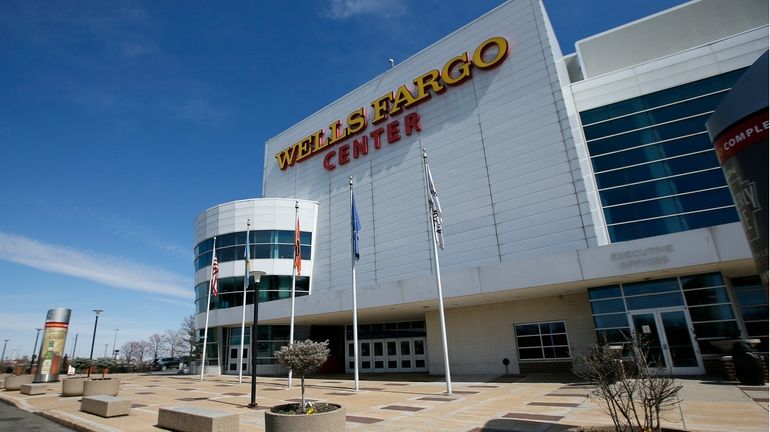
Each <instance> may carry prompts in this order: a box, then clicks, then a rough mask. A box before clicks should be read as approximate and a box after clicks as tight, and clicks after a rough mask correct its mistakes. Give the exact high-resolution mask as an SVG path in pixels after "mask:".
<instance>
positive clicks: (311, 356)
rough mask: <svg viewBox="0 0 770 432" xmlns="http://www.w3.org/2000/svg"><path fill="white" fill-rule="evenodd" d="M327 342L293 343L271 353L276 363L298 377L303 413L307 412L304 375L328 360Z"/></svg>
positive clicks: (306, 341)
mask: <svg viewBox="0 0 770 432" xmlns="http://www.w3.org/2000/svg"><path fill="white" fill-rule="evenodd" d="M329 353H330V351H329V341H328V340H326V341H324V342H313V341H311V340H309V339H308V340H305V341H302V342H294V344H292V345H288V346H287V345H284V346H282V347H281V349H280V350H279V351H276V352H274V353H273V356H274V357H275V359H276V361H278V363H279V364H280V365H281V366H283V367H285V368H286V369H289V370H290V371H292V373H294V374H296V375H299V378H300V387H301V388H302V405H301V406H300V407H301V409H302V411H303V412H307V406H306V404H305V375H307V374H309V373H310V372H313V371H314V370H316V369H318V368H319V367H320V366H321V365H322V364H324V362H325V361H326V359H328V358H329Z"/></svg>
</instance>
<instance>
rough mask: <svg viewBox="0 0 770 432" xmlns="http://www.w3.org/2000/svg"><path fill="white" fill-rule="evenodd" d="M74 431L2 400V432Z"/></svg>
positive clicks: (0, 431) (0, 414)
mask: <svg viewBox="0 0 770 432" xmlns="http://www.w3.org/2000/svg"><path fill="white" fill-rule="evenodd" d="M27 431H40V432H72V431H74V429H69V428H66V427H64V426H60V425H58V424H56V423H54V422H52V421H50V420H46V419H44V418H43V417H40V416H37V415H35V414H31V413H28V412H26V411H22V410H20V409H18V408H16V407H14V406H11V405H8V404H5V403H2V402H0V432H27Z"/></svg>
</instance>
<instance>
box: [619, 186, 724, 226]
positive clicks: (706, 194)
mask: <svg viewBox="0 0 770 432" xmlns="http://www.w3.org/2000/svg"><path fill="white" fill-rule="evenodd" d="M731 205H733V197H732V195H731V194H730V190H729V189H727V187H724V188H722V189H718V190H709V191H703V192H696V193H689V194H686V195H679V196H674V197H669V198H661V199H657V200H652V201H642V202H638V203H633V204H626V205H620V206H614V207H605V208H604V217H605V220H606V221H607V223H608V224H616V223H621V222H629V221H633V220H638V219H647V218H654V217H658V216H668V215H674V214H679V213H687V212H693V211H698V210H706V209H711V208H715V207H725V206H731Z"/></svg>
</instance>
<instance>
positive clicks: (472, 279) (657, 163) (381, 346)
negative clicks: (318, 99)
mask: <svg viewBox="0 0 770 432" xmlns="http://www.w3.org/2000/svg"><path fill="white" fill-rule="evenodd" d="M767 17H768V5H767V2H766V1H762V0H746V1H742V2H740V4H739V5H736V4H733V3H729V2H724V1H720V0H696V1H691V2H689V3H686V4H683V5H681V6H679V7H675V8H672V9H669V10H666V11H663V12H661V13H658V14H655V15H652V16H649V17H646V18H644V19H641V20H638V21H634V22H631V23H628V24H625V25H623V26H620V27H618V28H615V29H612V30H609V31H607V32H604V33H601V34H598V35H595V36H592V37H590V38H587V39H584V40H581V41H579V42H577V44H576V46H575V49H576V52H575V54H571V55H568V56H563V55H562V53H561V50H560V48H559V46H558V43H557V42H556V37H555V35H554V33H553V30H552V29H551V25H550V23H549V21H548V18H547V11H546V10H545V8H544V7H543V5H542V4H541V2H540V1H538V0H512V1H509V2H506V3H504V4H502V5H501V6H499V7H497V8H496V9H494V10H492V11H490V12H489V13H487V14H486V15H484V16H482V17H480V18H478V19H477V20H475V21H473V22H471V23H469V24H467V25H466V26H464V27H462V28H461V29H459V30H457V31H456V32H454V33H452V34H450V35H448V36H446V37H445V38H443V39H441V40H440V41H438V42H436V43H435V44H433V45H431V46H429V47H427V48H425V49H424V50H423V51H421V52H419V53H417V54H415V55H414V56H413V57H411V58H409V59H407V60H406V61H404V62H402V63H400V64H398V65H396V66H395V67H394V68H392V69H390V70H388V71H386V72H384V73H383V74H382V75H380V76H377V77H375V78H374V79H372V80H371V81H369V82H368V83H366V84H364V85H362V86H361V87H359V88H358V89H356V90H354V91H352V92H350V93H349V94H347V95H344V96H342V97H341V98H340V99H338V100H337V101H335V102H334V103H332V104H330V105H329V106H327V107H325V108H323V109H321V110H319V111H318V112H316V113H314V114H313V115H311V116H310V117H308V118H306V119H305V120H302V121H301V122H299V123H297V124H296V125H294V126H292V127H291V128H289V129H288V130H286V131H284V132H283V133H281V134H279V135H278V136H276V137H274V138H272V139H271V140H269V141H268V142H267V143H266V144H265V146H264V151H265V167H264V177H263V179H264V183H263V196H264V197H266V198H260V199H250V200H244V201H237V202H233V203H226V204H222V205H219V206H216V207H214V208H212V209H209V210H207V211H205V212H204V213H203V214H202V215H201V216H200V217H199V218H198V220H197V221H196V227H195V242H196V249H195V250H196V267H195V268H196V277H195V282H196V294H197V295H196V299H197V300H196V304H197V311H198V313H199V314H198V316H197V324H198V326H199V327H201V328H202V327H203V326H204V325H203V323H204V315H205V313H203V312H205V310H206V304H205V301H206V298H207V297H206V290H207V287H208V283H209V279H210V260H211V249H212V239H213V237H214V236H217V238H218V239H219V240H218V241H217V256H218V257H219V261H220V277H221V278H224V279H220V284H222V286H223V288H221V289H220V291H222V292H223V294H221V295H220V296H218V297H217V298H215V299H213V300H212V303H211V310H212V313H211V316H210V323H209V327H210V332H209V335H210V336H209V339H210V340H209V342H210V343H209V347H208V350H209V351H208V353H209V354H208V357H209V358H210V359H213V361H212V363H211V364H212V365H215V366H218V367H219V369H220V370H221V371H222V372H223V373H232V372H233V371H235V370H236V369H237V353H238V345H239V343H240V323H241V316H242V312H243V311H242V308H243V302H242V300H239V298H242V297H239V296H238V295H237V294H231V296H232V298H230V297H228V295H229V294H226V293H230V292H231V291H232V292H237V291H238V290H242V289H243V288H242V287H243V274H244V263H243V259H242V257H243V250H244V245H245V239H246V236H245V231H246V221H247V219H249V220H250V221H251V223H252V226H251V229H252V230H257V231H258V232H259V234H253V233H252V239H253V240H251V244H252V248H253V249H252V257H256V258H257V259H256V260H255V261H254V267H255V268H257V269H259V270H263V271H265V272H266V273H267V275H268V276H265V277H263V279H262V280H263V282H261V284H260V285H261V288H260V289H261V290H264V292H262V293H261V294H260V308H259V323H260V327H259V328H260V330H259V337H258V350H257V353H256V355H257V357H258V363H259V364H260V365H264V366H260V368H259V369H258V372H259V373H260V374H263V373H265V374H267V373H278V372H280V370H279V369H278V367H277V366H276V365H274V364H273V362H272V359H271V355H272V352H273V350H275V349H276V347H277V346H280V345H281V344H284V343H286V340H287V338H288V336H287V335H288V324H289V317H290V303H291V302H290V298H288V297H289V296H290V295H287V283H288V284H290V279H291V263H292V261H291V258H292V256H293V255H292V254H293V249H292V248H293V243H292V242H293V234H294V231H293V229H294V223H295V221H294V206H295V201H296V202H298V203H299V207H300V211H299V212H300V213H299V214H300V220H301V226H302V228H301V231H302V236H303V239H302V244H303V252H302V257H303V264H302V266H303V267H302V274H301V278H300V279H299V282H298V287H300V286H301V288H298V293H299V294H298V296H297V297H296V320H297V321H296V323H297V327H296V338H298V339H299V338H305V337H310V338H313V339H319V340H324V339H329V340H330V343H331V348H332V359H331V361H330V362H329V363H327V365H326V370H336V371H343V370H344V371H351V370H352V369H353V349H352V344H353V343H352V339H353V338H352V333H353V332H352V326H351V324H352V277H351V228H350V227H351V222H350V220H351V216H350V204H349V180H348V179H349V177H352V179H353V184H354V193H355V199H356V205H357V210H358V214H359V216H360V221H361V226H362V230H361V233H360V242H361V247H360V260H359V261H358V262H357V264H356V279H357V298H358V320H359V332H358V333H359V343H360V363H359V367H360V370H361V372H364V373H366V372H386V371H399V372H406V371H416V372H418V371H423V372H429V373H431V374H442V373H443V371H444V362H443V354H442V352H443V351H442V344H441V337H440V333H441V332H440V325H439V313H438V303H437V292H436V283H435V274H434V272H435V270H434V269H435V266H434V259H433V251H432V240H431V238H432V237H431V235H432V233H431V231H430V227H429V225H428V219H427V216H426V215H427V211H428V204H427V201H426V190H425V180H424V175H423V171H422V161H423V158H422V149H425V150H426V151H427V155H428V162H429V164H430V168H431V171H432V174H433V178H434V180H435V183H436V186H437V190H438V194H439V197H440V199H441V205H442V209H443V215H444V219H443V222H444V226H443V234H444V239H445V244H446V247H445V249H443V250H440V251H439V255H440V263H441V279H442V282H443V293H444V301H445V309H446V310H445V312H446V333H447V339H448V353H449V356H448V357H449V364H450V370H451V372H453V373H484V374H502V373H505V372H506V366H504V365H503V360H504V359H508V360H509V362H510V366H509V367H508V371H509V372H510V373H529V372H537V371H567V370H569V369H570V368H571V367H572V365H573V361H574V359H575V357H576V356H577V355H578V354H579V353H581V352H583V351H584V350H585V349H586V348H587V347H589V346H590V345H591V344H593V343H594V342H595V341H596V340H597V339H598V338H606V339H607V340H609V341H610V342H613V343H617V342H621V341H622V340H623V339H624V338H625V337H628V336H629V335H631V334H632V333H634V332H636V333H642V334H645V335H647V337H648V339H649V340H650V343H651V346H652V350H653V351H652V352H653V357H654V360H655V361H656V362H657V366H659V367H666V368H671V370H672V371H673V372H674V373H676V374H702V373H706V372H712V373H719V372H720V369H721V368H723V367H724V365H723V364H722V360H721V358H722V355H723V350H724V347H725V346H729V344H730V342H731V341H733V340H736V339H747V338H748V339H756V340H757V341H758V346H759V347H760V350H761V351H764V352H767V342H768V295H767V294H768V292H767V289H766V287H763V286H762V284H761V282H760V280H759V278H758V275H757V270H756V267H755V265H754V262H753V260H752V254H751V251H750V250H749V246H748V243H747V241H746V238H745V235H744V233H743V230H742V228H741V225H740V223H739V217H738V214H737V212H736V209H735V205H734V203H733V200H732V197H731V195H730V191H729V189H728V188H727V184H726V182H725V177H724V175H723V173H722V170H721V168H720V165H719V162H718V160H717V158H716V155H715V152H714V150H713V146H712V144H711V141H710V139H709V137H708V134H707V132H706V127H705V123H706V119H707V118H708V117H709V115H710V114H711V112H713V111H714V109H715V108H716V106H717V105H718V104H719V102H720V101H721V100H722V98H723V97H724V96H725V94H726V93H727V92H729V90H730V89H731V88H732V86H733V85H734V84H735V82H736V81H737V80H738V79H740V77H741V75H742V74H743V72H744V71H745V70H746V68H747V67H749V66H750V65H752V63H754V62H755V61H756V60H757V58H759V57H760V56H761V55H762V53H764V52H765V51H766V50H767V47H768V19H767ZM764 91H765V93H766V92H767V90H766V89H765V90H764ZM287 277H288V279H287ZM264 281H267V282H264ZM230 285H232V289H230V288H229V287H230ZM300 294H301V296H300ZM241 296H242V294H241ZM246 303H247V306H246V309H247V311H246V316H247V317H251V314H252V307H253V306H252V303H253V298H249V299H247V302H246ZM247 319H248V318H247ZM249 321H250V320H249ZM249 321H247V322H249ZM211 335H213V336H211ZM212 337H213V339H212ZM720 341H721V342H720ZM244 354H246V356H245V357H246V358H247V359H248V358H250V357H249V354H250V353H244ZM234 366H235V367H234ZM262 367H264V369H262Z"/></svg>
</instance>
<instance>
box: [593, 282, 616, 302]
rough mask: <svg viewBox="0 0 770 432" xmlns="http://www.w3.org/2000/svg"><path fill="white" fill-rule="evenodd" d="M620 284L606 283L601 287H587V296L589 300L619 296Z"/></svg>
mask: <svg viewBox="0 0 770 432" xmlns="http://www.w3.org/2000/svg"><path fill="white" fill-rule="evenodd" d="M621 296H623V293H621V292H620V285H608V286H603V287H596V288H589V290H588V298H589V299H591V300H598V299H605V298H612V297H621Z"/></svg>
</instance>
